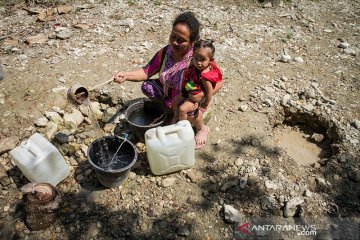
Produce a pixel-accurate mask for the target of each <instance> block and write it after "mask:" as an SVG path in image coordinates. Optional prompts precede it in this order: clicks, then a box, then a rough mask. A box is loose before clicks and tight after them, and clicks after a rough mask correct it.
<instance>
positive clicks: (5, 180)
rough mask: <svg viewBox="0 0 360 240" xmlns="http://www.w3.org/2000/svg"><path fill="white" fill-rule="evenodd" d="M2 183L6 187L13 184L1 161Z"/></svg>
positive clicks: (0, 182) (0, 174)
mask: <svg viewBox="0 0 360 240" xmlns="http://www.w3.org/2000/svg"><path fill="white" fill-rule="evenodd" d="M0 184H1V185H2V186H4V187H6V186H8V185H10V184H11V180H10V178H9V177H8V175H7V173H6V168H5V167H4V166H3V165H2V164H1V163H0Z"/></svg>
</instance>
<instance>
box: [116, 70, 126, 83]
mask: <svg viewBox="0 0 360 240" xmlns="http://www.w3.org/2000/svg"><path fill="white" fill-rule="evenodd" d="M113 79H114V82H116V83H119V84H121V83H123V82H125V81H126V75H125V73H124V72H118V73H116V74H115V75H114V76H113Z"/></svg>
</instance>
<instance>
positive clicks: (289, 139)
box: [274, 109, 339, 166]
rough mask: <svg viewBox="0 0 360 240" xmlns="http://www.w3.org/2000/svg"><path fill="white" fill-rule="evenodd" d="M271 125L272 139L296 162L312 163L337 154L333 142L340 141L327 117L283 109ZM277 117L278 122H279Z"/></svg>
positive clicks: (302, 163)
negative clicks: (272, 126)
mask: <svg viewBox="0 0 360 240" xmlns="http://www.w3.org/2000/svg"><path fill="white" fill-rule="evenodd" d="M283 110H284V112H281V113H280V114H279V115H280V116H282V117H281V119H279V115H278V116H277V117H278V119H277V121H276V122H277V123H275V124H274V126H275V127H274V141H275V143H276V144H277V145H278V147H280V148H281V149H283V150H284V151H285V152H286V153H287V155H288V156H289V157H291V158H292V159H293V160H294V161H295V162H297V163H298V164H299V165H303V166H306V165H312V164H314V163H317V162H318V161H319V160H320V159H322V158H329V157H331V155H333V154H336V149H334V148H333V144H334V143H336V142H338V141H339V136H338V135H337V134H334V133H336V132H337V131H336V129H335V126H333V125H331V124H330V122H329V120H327V119H326V118H322V117H319V116H316V115H314V114H309V113H304V112H301V113H299V112H293V111H288V110H287V109H283ZM279 120H280V121H279Z"/></svg>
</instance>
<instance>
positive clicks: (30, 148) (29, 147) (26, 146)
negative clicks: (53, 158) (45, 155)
mask: <svg viewBox="0 0 360 240" xmlns="http://www.w3.org/2000/svg"><path fill="white" fill-rule="evenodd" d="M20 146H21V148H23V149H26V150H28V151H29V152H30V153H31V154H32V155H34V156H35V157H36V156H39V155H40V154H41V152H42V151H41V149H40V148H39V147H36V146H34V145H32V144H30V142H29V141H27V140H26V141H24V142H22V143H21V145H20Z"/></svg>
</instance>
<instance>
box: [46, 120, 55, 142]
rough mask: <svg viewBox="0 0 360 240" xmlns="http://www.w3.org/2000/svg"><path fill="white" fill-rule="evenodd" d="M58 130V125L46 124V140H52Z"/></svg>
mask: <svg viewBox="0 0 360 240" xmlns="http://www.w3.org/2000/svg"><path fill="white" fill-rule="evenodd" d="M57 130H58V125H57V124H56V123H54V122H48V124H47V125H46V128H45V136H46V138H47V139H49V140H52V139H53V138H54V136H55V134H56V132H57Z"/></svg>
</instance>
